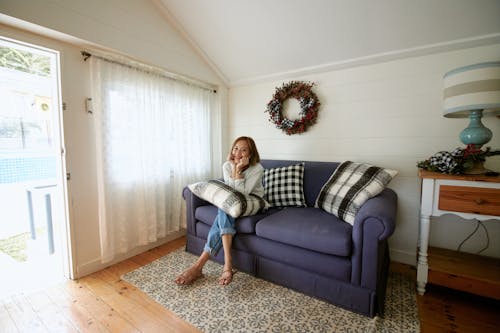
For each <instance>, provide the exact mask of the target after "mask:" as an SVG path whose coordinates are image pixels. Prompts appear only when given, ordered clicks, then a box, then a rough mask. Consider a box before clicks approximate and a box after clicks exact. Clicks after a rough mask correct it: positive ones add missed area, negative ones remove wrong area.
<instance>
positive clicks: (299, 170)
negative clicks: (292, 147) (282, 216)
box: [264, 163, 306, 207]
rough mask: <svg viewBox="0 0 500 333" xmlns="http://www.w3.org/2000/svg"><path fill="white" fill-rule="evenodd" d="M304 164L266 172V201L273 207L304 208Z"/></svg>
mask: <svg viewBox="0 0 500 333" xmlns="http://www.w3.org/2000/svg"><path fill="white" fill-rule="evenodd" d="M303 182H304V163H299V164H295V165H290V166H287V167H281V168H273V169H266V170H264V199H266V201H267V202H268V203H269V205H270V206H271V207H286V206H293V207H304V206H306V202H305V199H304V191H303V189H302V185H303Z"/></svg>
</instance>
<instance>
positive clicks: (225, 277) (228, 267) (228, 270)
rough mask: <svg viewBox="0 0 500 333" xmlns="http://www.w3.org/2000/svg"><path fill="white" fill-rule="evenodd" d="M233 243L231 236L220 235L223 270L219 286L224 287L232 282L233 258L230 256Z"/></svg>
mask: <svg viewBox="0 0 500 333" xmlns="http://www.w3.org/2000/svg"><path fill="white" fill-rule="evenodd" d="M232 243H233V235H232V234H225V235H222V247H223V248H224V268H223V269H222V275H221V277H220V279H219V284H220V285H223V286H226V285H228V284H230V283H231V281H232V280H233V258H232V256H231V245H232Z"/></svg>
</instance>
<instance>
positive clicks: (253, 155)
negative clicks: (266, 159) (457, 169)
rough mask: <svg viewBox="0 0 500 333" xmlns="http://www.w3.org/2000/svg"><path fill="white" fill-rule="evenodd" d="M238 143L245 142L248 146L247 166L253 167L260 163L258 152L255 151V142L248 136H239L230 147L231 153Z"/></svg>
mask: <svg viewBox="0 0 500 333" xmlns="http://www.w3.org/2000/svg"><path fill="white" fill-rule="evenodd" d="M238 141H245V142H246V143H247V144H248V149H249V150H250V159H249V161H248V164H249V165H255V164H257V163H259V162H260V156H259V151H258V150H257V146H256V145H255V141H253V139H252V138H251V137H249V136H240V137H239V138H237V139H236V140H234V142H233V144H232V145H231V151H233V148H234V146H235V145H236V143H237V142H238Z"/></svg>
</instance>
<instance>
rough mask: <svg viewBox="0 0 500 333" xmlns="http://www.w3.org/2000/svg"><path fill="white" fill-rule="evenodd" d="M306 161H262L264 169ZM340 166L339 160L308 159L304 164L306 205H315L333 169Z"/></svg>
mask: <svg viewBox="0 0 500 333" xmlns="http://www.w3.org/2000/svg"><path fill="white" fill-rule="evenodd" d="M301 162H304V161H294V160H261V161H260V163H261V164H262V166H263V167H264V169H271V168H279V167H285V166H289V165H293V164H297V163H301ZM338 166H339V163H338V162H310V161H306V162H305V165H304V197H305V200H306V205H307V206H309V207H314V203H315V202H316V198H317V196H318V195H319V192H320V191H321V188H322V187H323V185H325V183H326V182H327V180H328V179H329V178H330V176H331V175H332V173H333V171H335V169H337V167H338Z"/></svg>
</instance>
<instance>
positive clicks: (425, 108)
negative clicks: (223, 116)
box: [228, 45, 500, 264]
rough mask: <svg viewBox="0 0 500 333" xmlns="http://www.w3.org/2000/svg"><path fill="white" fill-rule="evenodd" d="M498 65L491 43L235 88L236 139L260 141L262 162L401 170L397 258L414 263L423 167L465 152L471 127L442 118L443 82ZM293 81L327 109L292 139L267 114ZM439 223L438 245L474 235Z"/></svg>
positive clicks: (496, 133)
mask: <svg viewBox="0 0 500 333" xmlns="http://www.w3.org/2000/svg"><path fill="white" fill-rule="evenodd" d="M499 59H500V45H492V46H486V47H478V48H471V49H464V50H459V51H453V52H447V53H441V54H434V55H429V56H422V57H415V58H408V59H404V60H396V61H392V62H386V63H381V64H376V65H369V66H361V67H356V68H350V69H345V70H338V71H332V72H325V73H318V74H314V75H308V76H304V77H292V78H290V79H289V80H283V81H270V82H265V83H259V84H253V85H247V86H239V87H234V88H232V89H230V92H229V113H230V115H229V121H228V124H229V137H230V138H234V137H237V136H239V135H250V136H252V137H254V139H255V140H256V143H257V145H258V148H259V151H260V153H261V156H262V157H263V158H273V159H295V160H317V161H344V160H353V161H358V162H367V163H372V164H375V165H378V166H382V167H387V168H392V169H396V170H398V171H399V174H398V176H397V177H396V178H395V179H394V180H393V181H392V182H391V184H390V185H389V187H391V188H393V189H394V190H395V191H396V192H397V194H398V198H399V204H398V217H397V219H398V220H397V227H396V231H395V233H394V235H393V236H392V237H391V239H390V246H391V252H392V253H393V254H394V255H393V259H394V260H398V261H403V262H406V263H409V264H414V263H415V253H416V246H417V234H418V215H419V201H420V180H419V178H418V177H417V172H418V170H417V167H416V164H417V162H418V161H421V160H424V159H426V158H427V157H429V156H430V155H432V154H434V153H436V152H438V151H440V150H447V151H451V150H453V149H454V148H456V147H458V146H461V145H462V144H461V142H460V141H459V138H458V134H459V132H460V131H461V130H462V129H463V128H465V127H466V126H467V124H468V120H466V119H447V118H444V117H443V116H442V98H441V96H442V76H443V75H444V73H446V72H447V71H448V70H450V69H452V68H455V67H459V66H462V65H467V64H473V63H477V62H481V61H491V60H497V61H498V60H499ZM291 80H304V81H312V82H315V83H316V85H315V87H314V88H313V90H314V91H315V92H316V94H317V95H318V97H319V99H320V102H321V108H320V111H319V117H318V123H317V124H316V125H314V126H312V127H310V129H309V130H308V131H307V132H305V133H303V134H300V135H299V134H296V135H292V136H287V135H285V134H284V133H283V132H281V131H280V130H278V129H276V128H275V127H274V124H272V123H270V122H269V121H268V114H267V113H264V110H265V109H266V105H267V103H268V102H269V100H270V99H271V98H272V95H273V94H274V91H275V88H276V87H279V86H281V85H282V84H283V83H284V82H288V81H291ZM484 123H485V125H486V126H487V127H489V128H490V129H491V130H492V131H493V140H492V141H491V142H490V143H489V144H488V145H489V146H492V147H493V148H496V149H500V120H499V119H496V118H485V119H484ZM499 161H500V158H498V157H495V158H490V159H489V160H488V162H487V166H489V167H490V168H492V169H495V170H497V171H500V163H499ZM433 225H434V224H433ZM436 225H439V227H437V228H434V229H435V230H434V229H433V233H435V234H433V236H432V238H431V239H432V243H433V244H434V245H438V246H446V247H451V248H453V246H454V245H455V244H457V245H458V244H459V243H460V242H461V241H462V240H463V239H465V238H466V237H467V235H468V231H469V229H470V228H467V227H466V226H465V227H464V226H461V227H460V228H455V227H454V223H453V220H450V218H448V219H447V218H444V219H440V222H439V224H436ZM490 228H491V231H492V233H493V235H490V238H493V237H496V238H498V237H499V234H498V230H497V229H498V228H496V229H495V228H493V227H490ZM495 232H497V233H496V235H495V234H494V233H495ZM483 241H484V239H483V238H481V237H477V238H475V239H473V240H471V242H476V243H477V244H468V245H469V248H471V249H473V248H477V247H481V244H480V243H481V242H483ZM484 254H487V255H493V256H500V251H498V248H497V247H495V246H493V245H491V246H490V248H489V249H488V250H486V251H485V252H484Z"/></svg>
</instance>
